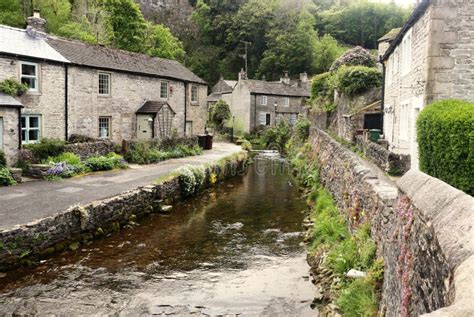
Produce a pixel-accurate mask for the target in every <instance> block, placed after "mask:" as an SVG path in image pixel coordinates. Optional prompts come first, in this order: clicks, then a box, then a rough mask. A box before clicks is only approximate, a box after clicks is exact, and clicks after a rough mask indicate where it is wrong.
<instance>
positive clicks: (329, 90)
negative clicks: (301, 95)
mask: <svg viewBox="0 0 474 317" xmlns="http://www.w3.org/2000/svg"><path fill="white" fill-rule="evenodd" d="M334 88H335V87H334V76H333V74H332V73H330V72H327V73H322V74H319V75H316V76H314V77H313V83H312V84H311V100H312V101H313V102H315V103H316V104H317V105H319V106H320V107H321V109H323V110H324V111H332V110H334Z"/></svg>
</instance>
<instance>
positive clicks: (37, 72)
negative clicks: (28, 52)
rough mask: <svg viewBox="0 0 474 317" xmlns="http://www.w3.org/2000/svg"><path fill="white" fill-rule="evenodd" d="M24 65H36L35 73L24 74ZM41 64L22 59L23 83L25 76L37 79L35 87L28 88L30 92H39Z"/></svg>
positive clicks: (21, 77) (21, 73)
mask: <svg viewBox="0 0 474 317" xmlns="http://www.w3.org/2000/svg"><path fill="white" fill-rule="evenodd" d="M23 65H29V66H34V67H35V75H34V76H32V75H24V74H23ZM38 70H39V64H38V63H32V62H25V61H20V83H22V79H23V78H29V79H34V80H35V88H31V87H30V88H28V92H39V71H38Z"/></svg>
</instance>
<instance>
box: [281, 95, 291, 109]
mask: <svg viewBox="0 0 474 317" xmlns="http://www.w3.org/2000/svg"><path fill="white" fill-rule="evenodd" d="M283 105H284V106H285V107H288V106H290V98H288V97H285V98H283Z"/></svg>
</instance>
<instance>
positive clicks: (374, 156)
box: [356, 135, 410, 175]
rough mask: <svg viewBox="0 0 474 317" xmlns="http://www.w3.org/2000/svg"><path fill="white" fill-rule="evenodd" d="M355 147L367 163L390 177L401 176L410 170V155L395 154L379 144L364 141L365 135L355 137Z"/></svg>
mask: <svg viewBox="0 0 474 317" xmlns="http://www.w3.org/2000/svg"><path fill="white" fill-rule="evenodd" d="M356 146H357V147H358V148H359V150H361V151H362V152H363V153H364V155H365V156H366V157H367V159H368V160H369V161H371V162H372V163H374V164H375V165H377V166H378V167H380V168H381V169H382V170H383V171H384V172H387V173H389V174H390V175H403V174H405V173H406V172H407V171H408V170H409V169H410V155H403V154H395V153H393V152H390V151H389V150H387V149H386V148H384V147H383V146H381V145H380V144H377V143H375V142H372V141H370V140H366V139H365V135H358V136H356Z"/></svg>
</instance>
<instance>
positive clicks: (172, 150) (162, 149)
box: [125, 141, 202, 164]
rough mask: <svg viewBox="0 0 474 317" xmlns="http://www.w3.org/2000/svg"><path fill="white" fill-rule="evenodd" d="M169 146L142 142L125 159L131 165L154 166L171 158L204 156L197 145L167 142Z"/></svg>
mask: <svg viewBox="0 0 474 317" xmlns="http://www.w3.org/2000/svg"><path fill="white" fill-rule="evenodd" d="M166 142H167V143H169V144H152V143H150V142H148V141H140V142H137V143H135V144H134V146H133V148H131V149H130V150H129V151H128V152H127V153H126V154H125V158H126V160H127V161H128V162H130V163H135V164H153V163H158V162H161V161H164V160H168V159H171V158H179V157H186V156H193V155H200V154H202V149H201V148H200V147H199V146H198V145H197V144H194V145H189V144H179V143H173V142H172V141H166Z"/></svg>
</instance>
